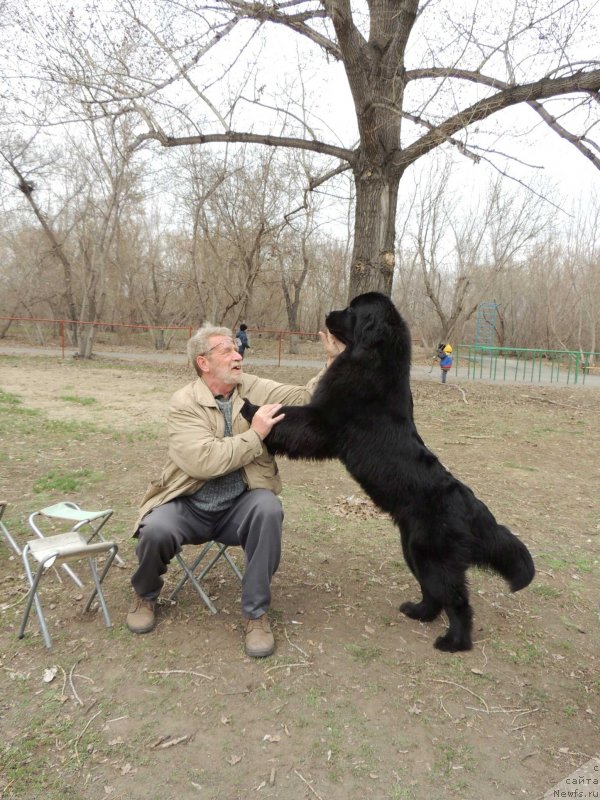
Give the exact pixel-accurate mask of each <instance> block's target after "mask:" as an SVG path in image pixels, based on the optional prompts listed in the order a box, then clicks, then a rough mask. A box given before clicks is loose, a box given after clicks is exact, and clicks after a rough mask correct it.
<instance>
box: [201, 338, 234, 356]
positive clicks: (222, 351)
mask: <svg viewBox="0 0 600 800" xmlns="http://www.w3.org/2000/svg"><path fill="white" fill-rule="evenodd" d="M213 350H216V351H217V353H218V354H219V355H221V356H228V355H230V354H231V353H239V351H240V348H239V346H238V344H237V342H235V341H233V340H232V341H231V342H219V344H215V345H213V346H212V347H211V348H209V349H208V350H207V351H206V352H205V353H202V355H203V356H207V355H208V354H209V353H212V352H213Z"/></svg>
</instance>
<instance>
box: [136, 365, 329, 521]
mask: <svg viewBox="0 0 600 800" xmlns="http://www.w3.org/2000/svg"><path fill="white" fill-rule="evenodd" d="M321 374H322V373H319V374H318V375H316V376H315V377H314V378H312V379H311V380H310V381H309V382H308V383H307V384H306V386H287V385H285V384H281V383H276V382H275V381H270V380H266V379H264V378H257V377H255V376H254V375H244V376H243V377H242V383H241V384H240V385H239V386H237V387H236V388H235V389H234V391H233V395H232V397H233V407H232V428H233V435H232V436H227V437H225V436H224V433H225V419H224V417H223V414H222V413H221V411H220V410H219V407H218V406H217V403H216V401H215V398H214V397H213V395H212V392H211V391H210V389H209V388H208V386H207V385H206V384H205V383H204V381H203V380H202V379H201V378H196V380H195V381H193V382H192V383H189V384H188V385H187V386H184V387H183V388H182V389H179V391H177V392H175V394H174V395H173V397H172V398H171V403H170V407H169V414H168V434H169V449H168V459H167V463H166V464H165V466H164V468H163V472H162V475H161V476H160V478H159V480H157V481H152V482H151V483H150V485H149V487H148V489H147V490H146V494H145V495H144V497H143V499H142V503H141V505H140V510H139V517H138V519H137V522H136V524H135V530H136V531H137V529H138V526H139V524H140V522H141V520H142V518H143V517H144V516H145V515H146V514H147V513H148V512H149V511H151V510H152V509H153V508H155V507H156V506H160V505H163V503H167V502H168V501H169V500H173V499H174V498H175V497H179V496H180V495H188V494H194V492H197V491H198V489H199V488H200V487H201V486H202V485H203V484H204V483H206V481H208V480H210V479H211V478H217V477H219V476H220V475H226V474H227V473H229V472H233V471H234V470H236V469H241V470H242V475H243V477H244V480H245V482H246V485H247V486H248V488H249V489H270V490H271V491H272V492H275V494H279V492H280V491H281V478H280V476H279V470H278V467H277V463H276V461H275V458H274V457H273V456H272V455H271V454H270V453H269V452H268V451H267V449H266V447H264V446H263V443H262V440H261V438H260V436H259V435H258V434H257V433H256V431H253V430H251V429H250V426H249V425H248V423H247V422H246V420H245V419H244V418H243V417H242V415H241V414H240V409H241V407H242V404H243V399H242V398H244V397H247V398H248V400H250V402H251V403H255V404H256V405H258V406H262V405H265V404H266V403H283V404H285V405H303V404H305V403H308V401H309V400H310V398H311V395H312V392H313V391H314V389H315V386H316V384H317V383H318V380H319V378H320V377H321Z"/></svg>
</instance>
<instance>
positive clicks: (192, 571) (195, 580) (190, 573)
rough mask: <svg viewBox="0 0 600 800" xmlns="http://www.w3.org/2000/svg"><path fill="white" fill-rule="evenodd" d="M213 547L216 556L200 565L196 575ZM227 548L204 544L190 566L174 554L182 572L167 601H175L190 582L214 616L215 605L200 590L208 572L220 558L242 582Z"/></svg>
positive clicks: (216, 543)
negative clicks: (203, 563) (215, 550)
mask: <svg viewBox="0 0 600 800" xmlns="http://www.w3.org/2000/svg"><path fill="white" fill-rule="evenodd" d="M193 546H197V545H193ZM213 546H214V547H216V548H217V552H216V554H213V555H212V558H210V560H209V561H208V563H207V564H206V565H202V567H201V569H200V571H199V572H198V573H197V574H196V571H197V570H198V569H199V568H200V566H201V563H202V562H203V561H204V559H205V558H208V557H209V551H210V549H211V548H212V547H213ZM228 547H229V545H226V544H221V543H220V542H206V544H204V545H202V549H201V550H200V553H199V555H198V556H196V558H195V559H194V561H193V562H192V563H191V564H187V563H186V562H185V560H184V558H183V556H182V555H181V553H176V554H175V558H176V559H177V561H178V562H179V565H180V567H181V569H182V570H183V576H182V577H181V579H180V580H179V583H178V584H177V586H176V587H175V588H174V589H173V591H172V592H171V594H170V595H169V597H168V599H169V600H175V598H176V597H177V595H178V594H179V592H180V591H181V589H182V588H183V587H184V586H185V584H186V583H187V582H188V581H191V583H192V586H193V587H194V589H195V590H196V592H197V593H198V595H199V596H200V597H201V598H202V600H203V601H204V602H205V604H206V605H207V607H208V609H209V610H210V612H211V613H212V614H216V613H217V609H216V608H215V605H214V603H213V602H212V600H211V599H210V597H209V596H208V594H207V593H206V592H205V591H204V589H203V588H202V585H201V582H202V581H203V580H204V578H205V577H206V575H207V574H208V573H209V571H210V570H211V569H212V568H213V567H214V565H215V564H216V563H217V562H218V561H219V560H220V559H222V558H223V559H224V560H225V561H226V562H227V563H228V564H229V566H230V567H231V569H232V570H233V572H234V573H235V574H236V575H237V577H238V578H239V580H240V581H241V580H242V573H241V572H240V570H239V567H238V565H237V564H236V563H235V561H234V560H233V559H232V558H231V556H230V555H229V553H228V552H227V549H228Z"/></svg>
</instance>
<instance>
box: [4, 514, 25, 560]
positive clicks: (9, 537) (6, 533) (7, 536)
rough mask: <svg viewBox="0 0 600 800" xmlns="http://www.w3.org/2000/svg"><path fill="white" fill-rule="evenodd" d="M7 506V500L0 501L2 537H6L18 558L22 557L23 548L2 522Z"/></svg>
mask: <svg viewBox="0 0 600 800" xmlns="http://www.w3.org/2000/svg"><path fill="white" fill-rule="evenodd" d="M7 505H8V503H7V502H6V500H0V533H1V534H2V536H4V539H5V540H6V542H7V544H9V545H10V547H12V549H13V550H14V551H15V553H16V554H17V555H18V556H20V555H21V548H20V547H19V545H18V544H17V543H16V542H15V540H14V539H13V537H12V536H11V535H10V533H9V532H8V528H7V527H6V525H5V524H4V523H3V522H2V515H3V514H4V509H5V508H6V506H7Z"/></svg>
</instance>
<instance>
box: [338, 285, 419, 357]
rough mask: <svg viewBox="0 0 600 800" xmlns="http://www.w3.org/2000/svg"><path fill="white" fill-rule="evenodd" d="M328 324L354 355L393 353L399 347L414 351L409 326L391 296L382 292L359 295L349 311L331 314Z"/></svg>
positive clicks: (345, 309) (347, 309) (343, 310)
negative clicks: (360, 353) (361, 353)
mask: <svg viewBox="0 0 600 800" xmlns="http://www.w3.org/2000/svg"><path fill="white" fill-rule="evenodd" d="M325 324H326V325H327V328H328V330H329V331H331V333H332V334H333V335H334V336H335V337H336V339H339V340H340V341H341V342H343V343H344V344H345V345H346V347H347V348H348V349H349V350H350V351H351V352H354V353H359V352H364V351H367V352H369V353H373V352H381V353H382V354H383V353H390V351H393V350H395V349H396V346H397V345H398V346H402V347H403V349H406V348H407V346H408V348H410V338H409V335H408V328H407V326H406V323H405V322H404V320H403V319H402V317H401V316H400V314H399V313H398V311H397V310H396V307H395V306H394V304H393V303H392V301H391V300H390V299H389V297H386V295H384V294H380V293H379V292H367V293H366V294H360V295H358V296H357V297H355V298H354V300H352V302H351V303H350V305H349V306H348V307H347V308H344V309H342V310H341V311H331V312H330V313H329V314H328V315H327V317H326V318H325ZM409 352H410V349H409Z"/></svg>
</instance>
